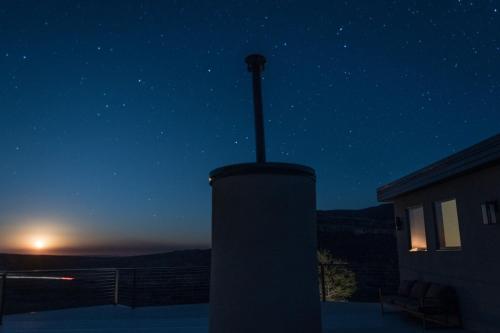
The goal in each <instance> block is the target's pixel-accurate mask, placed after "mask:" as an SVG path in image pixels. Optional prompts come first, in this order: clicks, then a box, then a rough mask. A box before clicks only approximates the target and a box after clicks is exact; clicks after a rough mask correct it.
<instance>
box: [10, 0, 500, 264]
mask: <svg viewBox="0 0 500 333" xmlns="http://www.w3.org/2000/svg"><path fill="white" fill-rule="evenodd" d="M0 22H1V23H0V24H1V33H0V73H1V76H0V151H1V153H2V156H1V158H0V252H6V251H10V252H29V253H33V252H35V250H39V251H43V250H45V252H47V253H59V254H64V253H79V254H80V253H98V254H115V253H117V254H128V253H144V252H158V251H165V250H170V249H177V248H195V247H197V248H206V247H210V187H209V185H208V181H207V178H208V172H209V171H210V170H211V169H213V168H215V167H219V166H222V165H226V164H231V163H239V162H249V161H253V160H254V156H255V152H254V147H255V144H254V132H253V131H254V129H253V111H252V95H251V93H252V91H251V76H250V74H249V73H248V72H247V71H246V66H245V64H244V61H243V59H244V57H245V56H246V55H247V54H249V53H254V52H259V53H262V54H264V55H266V57H267V59H268V65H267V67H266V70H265V71H264V81H263V95H264V117H265V130H266V144H267V156H268V160H269V161H280V162H296V163H302V164H306V165H310V166H311V167H313V168H315V170H316V172H317V176H318V178H317V180H318V183H317V188H318V208H320V209H340V208H362V207H367V206H370V205H374V204H376V200H375V189H376V188H377V187H378V186H380V185H382V184H384V183H387V182H388V181H390V180H393V179H395V178H398V177H399V176H402V175H405V174H407V173H408V172H410V171H413V170H415V169H417V168H419V167H422V166H424V165H426V164H428V163H430V162H432V161H435V160H437V159H439V158H442V157H445V156H447V155H449V154H450V153H453V152H454V151H456V150H459V149H461V148H464V147H466V146H468V145H471V144H473V143H475V142H478V141H480V140H481V139H484V138H486V137H488V136H490V135H493V134H495V133H497V132H498V129H499V126H498V124H499V123H500V112H499V106H500V99H499V93H500V66H499V60H500V37H499V34H498V32H499V31H500V4H499V3H498V2H497V1H456V0H454V1H308V2H304V1H287V2H283V1H218V2H216V3H214V2H211V1H97V0H93V1H34V0H33V1H22V0H21V1H14V0H7V1H2V2H1V4H0ZM37 242H38V243H37ZM36 244H38V245H40V246H37V245H36Z"/></svg>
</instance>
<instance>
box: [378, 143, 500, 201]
mask: <svg viewBox="0 0 500 333" xmlns="http://www.w3.org/2000/svg"><path fill="white" fill-rule="evenodd" d="M496 161H500V134H497V135H494V136H492V137H490V138H488V139H486V140H483V141H481V142H479V143H476V144H475V145H472V146H470V147H468V148H465V149H464V150H461V151H459V152H457V153H455V154H453V155H450V156H448V157H445V158H443V159H441V160H438V161H437V162H434V163H432V164H430V165H428V166H426V167H424V168H422V169H419V170H417V171H415V172H412V173H410V174H408V175H407V176H404V177H402V178H400V179H397V180H395V181H393V182H390V183H388V184H386V185H383V186H381V187H379V188H377V200H378V201H380V202H387V201H391V200H392V199H394V198H395V197H398V196H401V195H403V194H406V193H409V192H412V191H415V190H418V189H420V188H423V187H426V186H429V185H432V184H435V183H437V182H440V181H443V180H445V179H449V178H452V177H456V176H458V175H461V174H464V173H467V172H471V171H473V170H476V169H478V168H482V167H486V166H488V165H491V164H492V163H494V162H496Z"/></svg>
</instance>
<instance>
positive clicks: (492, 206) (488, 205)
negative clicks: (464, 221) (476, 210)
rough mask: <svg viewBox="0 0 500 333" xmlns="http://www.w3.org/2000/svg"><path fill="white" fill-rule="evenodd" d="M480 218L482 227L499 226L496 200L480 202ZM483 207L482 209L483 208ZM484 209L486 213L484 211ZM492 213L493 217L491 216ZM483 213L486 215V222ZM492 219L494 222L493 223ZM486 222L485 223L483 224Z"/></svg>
mask: <svg viewBox="0 0 500 333" xmlns="http://www.w3.org/2000/svg"><path fill="white" fill-rule="evenodd" d="M480 207H481V218H482V220H483V221H482V224H483V225H498V224H500V223H499V221H498V218H499V216H498V215H499V212H498V201H497V200H489V201H483V202H481V206H480ZM483 207H484V208H483ZM484 209H486V212H485V211H484ZM492 212H493V214H494V216H493V215H492V214H491V213H492ZM485 213H486V221H485V219H484V218H485ZM493 218H494V219H495V221H493ZM485 222H486V223H485Z"/></svg>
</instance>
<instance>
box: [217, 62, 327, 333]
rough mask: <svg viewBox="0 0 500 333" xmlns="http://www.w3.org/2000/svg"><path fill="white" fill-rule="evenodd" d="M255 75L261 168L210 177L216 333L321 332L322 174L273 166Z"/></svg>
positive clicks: (254, 68) (258, 68) (260, 66)
mask: <svg viewBox="0 0 500 333" xmlns="http://www.w3.org/2000/svg"><path fill="white" fill-rule="evenodd" d="M245 61H246V63H247V65H248V70H249V71H250V72H252V81H253V100H254V111H255V144H256V149H255V153H256V160H257V163H246V164H236V165H229V166H226V167H222V168H219V169H215V170H213V171H212V172H211V173H210V184H211V185H212V264H211V280H210V333H306V332H307V333H320V332H321V309H320V301H319V288H318V272H317V259H316V176H315V173H314V170H313V169H311V168H309V167H305V166H302V165H297V164H286V163H266V152H265V142H264V117H263V112H262V94H261V72H262V71H263V70H264V64H265V63H266V58H265V57H264V56H262V55H260V54H252V55H249V56H248V57H246V59H245Z"/></svg>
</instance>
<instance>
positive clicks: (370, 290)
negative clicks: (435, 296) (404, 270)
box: [317, 204, 399, 301]
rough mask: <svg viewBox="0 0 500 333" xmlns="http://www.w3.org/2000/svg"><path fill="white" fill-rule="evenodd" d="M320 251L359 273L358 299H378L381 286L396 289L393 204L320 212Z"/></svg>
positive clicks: (396, 273) (396, 266) (396, 272)
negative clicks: (323, 250)
mask: <svg viewBox="0 0 500 333" xmlns="http://www.w3.org/2000/svg"><path fill="white" fill-rule="evenodd" d="M317 221H318V248H320V249H326V250H328V251H330V252H331V253H332V255H333V257H334V258H337V259H341V260H343V261H345V262H347V263H348V264H349V266H350V267H351V269H352V270H353V271H354V273H355V274H356V279H357V282H358V290H357V292H356V293H355V294H354V296H353V298H352V299H354V300H369V301H374V300H376V295H377V290H378V288H379V287H382V288H384V290H395V288H397V285H398V278H399V271H398V256H397V250H396V236H395V228H394V213H393V206H392V205H390V204H389V205H380V206H376V207H370V208H365V209H359V210H327V211H318V213H317Z"/></svg>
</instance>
